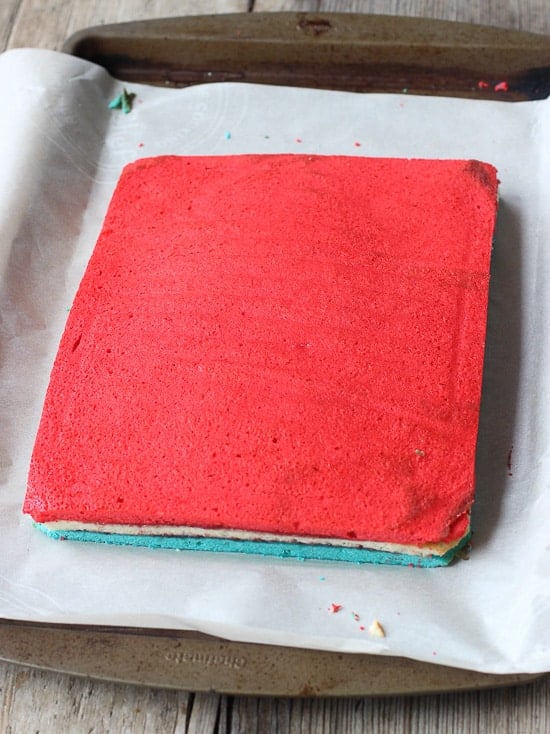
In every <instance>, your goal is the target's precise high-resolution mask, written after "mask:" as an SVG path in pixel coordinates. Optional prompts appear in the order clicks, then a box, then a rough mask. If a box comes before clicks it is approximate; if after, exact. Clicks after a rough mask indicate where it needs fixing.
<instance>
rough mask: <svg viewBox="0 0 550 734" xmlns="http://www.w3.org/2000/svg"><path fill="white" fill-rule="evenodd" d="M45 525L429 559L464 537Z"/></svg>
mask: <svg viewBox="0 0 550 734" xmlns="http://www.w3.org/2000/svg"><path fill="white" fill-rule="evenodd" d="M41 524H42V526H43V527H45V528H46V529H48V530H53V531H55V532H58V533H59V532H63V531H64V530H66V531H69V530H73V531H78V530H82V531H88V532H93V533H114V534H116V535H165V536H171V537H179V536H193V537H201V538H224V539H230V540H248V541H263V542H276V543H302V544H306V545H329V546H335V547H342V548H363V549H369V550H375V551H381V552H384V553H406V554H409V555H415V556H419V557H421V558H425V557H427V556H444V555H445V554H446V553H448V552H449V551H450V550H452V549H453V548H454V547H455V546H457V545H458V544H459V543H460V542H461V541H462V539H463V537H464V536H462V537H461V538H458V539H457V540H453V541H451V542H450V543H426V544H425V545H421V546H420V545H401V544H399V543H378V542H375V541H367V540H351V539H347V538H346V539H343V538H317V537H313V536H308V537H307V538H306V537H303V536H293V535H278V534H276V533H258V532H252V531H250V530H230V529H227V528H198V527H190V526H188V525H109V524H106V525H101V524H100V523H85V522H76V521H72V520H58V521H55V522H45V523H41Z"/></svg>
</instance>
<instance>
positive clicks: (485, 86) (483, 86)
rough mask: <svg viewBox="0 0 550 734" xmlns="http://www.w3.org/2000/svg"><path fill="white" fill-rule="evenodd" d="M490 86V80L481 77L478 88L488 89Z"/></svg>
mask: <svg viewBox="0 0 550 734" xmlns="http://www.w3.org/2000/svg"><path fill="white" fill-rule="evenodd" d="M488 86H489V82H486V81H483V79H480V80H479V81H478V83H477V88H478V89H487V87H488Z"/></svg>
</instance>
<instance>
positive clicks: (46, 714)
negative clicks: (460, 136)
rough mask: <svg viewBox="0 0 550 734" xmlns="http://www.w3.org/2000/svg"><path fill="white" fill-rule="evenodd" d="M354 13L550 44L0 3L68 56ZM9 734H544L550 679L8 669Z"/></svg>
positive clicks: (279, 4) (0, 695)
mask: <svg viewBox="0 0 550 734" xmlns="http://www.w3.org/2000/svg"><path fill="white" fill-rule="evenodd" d="M280 10H300V11H314V12H319V11H354V12H365V13H386V14H395V15H412V16H424V17H431V18H440V19H445V20H457V21H466V22H473V23H483V24H489V25H494V26H500V27H503V28H512V29H520V30H528V31H534V32H538V33H545V34H550V2H549V0H499V1H498V2H497V1H494V0H493V1H492V2H490V1H489V0H471V1H467V0H364V1H361V0H204V1H203V2H193V1H192V0H117V2H113V0H93V1H92V0H56V1H55V2H53V1H51V2H50V1H49V0H0V50H4V49H7V48H16V47H42V48H51V49H59V48H60V47H61V45H62V43H63V41H64V40H65V39H66V38H67V37H68V36H69V35H70V34H71V33H73V32H74V31H76V30H78V29H80V28H84V27H86V26H90V25H97V24H100V23H112V22H118V21H126V20H137V19H145V18H154V17H168V16H176V15H186V14H191V13H195V14H196V13H201V14H207V13H223V12H259V11H280ZM0 732H6V733H7V732H9V733H16V732H22V733H24V734H27V733H28V732H40V733H41V734H44V733H49V732H94V734H100V733H101V732H110V733H114V732H178V733H180V734H183V732H190V733H191V732H200V733H201V734H203V733H204V734H206V733H207V732H219V733H220V734H221V733H222V732H223V734H236V733H237V732H242V733H246V734H249V733H250V732H262V733H263V732H277V733H278V734H284V732H296V733H298V732H300V733H302V734H305V733H306V732H319V733H325V732H326V733H327V734H328V733H329V732H330V733H331V734H332V733H334V732H342V733H343V734H351V733H353V734H359V732H380V734H389V733H390V732H407V733H410V734H413V733H414V732H445V733H446V734H466V733H468V734H474V733H476V732H491V733H492V732H494V733H495V734H496V733H497V732H498V734H508V733H512V732H514V733H516V732H517V733H518V734H536V733H540V734H547V733H548V732H550V677H548V676H547V677H543V678H540V679H538V680H536V681H535V682H534V683H529V684H526V685H522V686H516V687H512V688H502V689H497V690H486V691H474V692H469V693H460V694H452V693H449V694H444V695H438V696H418V697H409V698H407V697H393V698H354V699H336V700H331V699H277V698H255V697H245V696H225V695H218V694H215V693H192V692H183V691H181V692H180V691H169V690H155V689H149V688H139V687H133V686H129V685H121V684H115V683H110V682H103V681H92V680H86V679H80V678H76V677H71V676H68V675H61V674H56V673H51V672H44V671H40V670H33V669H26V668H23V667H19V666H16V665H12V664H7V663H1V662H0Z"/></svg>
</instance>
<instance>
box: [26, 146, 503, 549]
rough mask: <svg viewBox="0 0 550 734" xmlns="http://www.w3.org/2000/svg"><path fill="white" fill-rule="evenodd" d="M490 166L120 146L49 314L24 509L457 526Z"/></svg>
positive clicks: (388, 533)
mask: <svg viewBox="0 0 550 734" xmlns="http://www.w3.org/2000/svg"><path fill="white" fill-rule="evenodd" d="M496 186H497V181H496V172H495V170H494V168H493V167H492V166H489V165H486V164H482V163H479V162H476V161H469V162H467V161H422V160H395V159H369V158H360V157H328V156H326V157H325V156H302V155H284V156H279V155H273V156H232V157H206V158H205V157H190V158H180V157H165V158H152V159H145V160H140V161H137V162H136V163H134V164H132V165H130V166H128V167H127V168H126V169H125V170H124V172H123V175H122V177H121V180H120V182H119V184H118V187H117V189H116V192H115V194H114V197H113V200H112V202H111V205H110V208H109V211H108V214H107V217H106V220H105V223H104V227H103V231H102V233H101V235H100V238H99V241H98V243H97V246H96V249H95V251H94V254H93V256H92V258H91V260H90V263H89V266H88V269H87V271H86V274H85V276H84V279H83V281H82V283H81V286H80V289H79V291H78V294H77V296H76V300H75V302H74V305H73V307H72V309H71V312H70V315H69V319H68V323H67V327H66V330H65V334H64V336H63V339H62V342H61V346H60V349H59V353H58V356H57V359H56V362H55V366H54V369H53V372H52V376H51V382H50V386H49V389H48V393H47V398H46V402H45V406H44V412H43V416H42V420H41V423H40V429H39V432H38V437H37V439H36V445H35V449H34V454H33V458H32V463H31V469H30V476H29V485H28V492H27V498H26V501H25V507H24V509H25V511H26V512H28V513H30V514H31V515H32V516H33V517H34V518H35V519H36V520H38V521H41V522H44V521H48V520H58V519H71V520H73V519H74V520H82V521H87V522H100V523H132V524H134V523H137V524H177V525H192V526H200V527H212V528H217V527H228V528H244V529H248V530H254V531H266V532H275V533H285V534H298V535H309V534H311V535H318V536H332V537H343V538H354V539H355V538H358V539H370V540H376V541H388V542H398V543H420V544H421V543H425V542H429V541H439V540H442V539H451V538H453V537H456V536H459V535H461V534H462V533H463V532H464V530H465V527H466V525H467V511H468V509H469V507H470V505H471V502H472V499H473V485H474V454H475V445H476V434H477V424H478V412H479V401H480V386H481V374H482V362H483V351H484V337H485V322H486V307H487V291H488V280H489V275H488V272H489V259H490V250H491V237H492V233H493V226H494V217H495V209H496Z"/></svg>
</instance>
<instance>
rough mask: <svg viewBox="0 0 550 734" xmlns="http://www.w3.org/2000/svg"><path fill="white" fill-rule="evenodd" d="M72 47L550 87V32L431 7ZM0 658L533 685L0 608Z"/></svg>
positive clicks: (185, 65) (78, 38)
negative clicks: (9, 615) (44, 619)
mask: <svg viewBox="0 0 550 734" xmlns="http://www.w3.org/2000/svg"><path fill="white" fill-rule="evenodd" d="M63 51H65V52H66V53H69V54H72V55H75V56H78V57H80V58H84V59H86V60H88V61H92V62H94V63H97V64H100V65H102V66H103V67H105V68H106V70H107V71H108V72H109V73H110V74H111V75H112V76H114V77H116V78H118V79H120V80H122V81H128V82H142V83H149V84H161V85H169V86H186V85H190V84H197V83H201V84H202V83H208V82H219V81H240V82H253V83H262V84H278V85H287V86H288V85H290V86H303V87H315V88H323V89H335V90H347V91H356V92H395V93H408V94H429V95H440V96H454V97H474V98H475V97H477V98H485V99H502V100H505V101H509V102H513V101H517V100H529V99H543V98H546V97H547V96H548V95H549V94H550V38H548V37H546V36H541V35H537V34H533V33H524V32H519V31H512V30H503V29H497V28H492V27H484V26H475V25H470V24H463V23H454V22H447V21H437V20H431V19H423V18H405V17H394V16H373V15H361V14H354V13H315V14H310V13H251V14H246V13H244V14H241V13H239V14H227V15H214V16H191V17H184V18H170V19H157V20H148V21H137V22H133V23H119V24H114V25H105V26H97V27H94V28H88V29H84V30H82V31H79V32H78V33H76V34H74V35H73V36H71V37H70V38H69V39H68V40H67V41H66V43H65V45H64V47H63ZM0 659H3V660H6V661H10V662H15V663H18V664H22V665H29V666H33V667H38V668H42V669H48V670H54V671H60V672H64V673H70V674H74V675H81V676H87V677H92V678H98V679H105V680H111V681H120V682H126V683H134V684H140V685H148V686H157V687H163V688H177V689H184V690H193V691H217V692H220V693H227V694H253V695H274V696H359V695H361V696H364V695H371V696H381V695H397V694H426V693H439V692H448V691H462V690H471V689H479V688H488V687H497V686H508V685H515V684H518V683H525V682H528V681H531V680H534V679H535V678H538V677H540V675H539V674H536V675H535V674H511V675H496V674H485V673H479V672H476V671H469V670H461V669H457V668H449V667H445V666H440V665H435V664H431V663H422V662H418V661H413V660H409V659H405V658H397V657H389V656H377V655H360V654H352V653H336V652H324V651H318V650H308V649H301V648H289V647H278V646H272V645H259V644H251V643H243V642H232V641H228V640H222V639H218V638H215V637H210V636H207V635H203V634H200V633H195V632H188V631H185V632H177V631H172V630H170V631H168V630H155V629H139V628H132V629H128V628H121V627H94V626H89V627H88V626H79V625H59V624H45V623H36V622H20V621H14V620H7V619H5V620H0Z"/></svg>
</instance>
